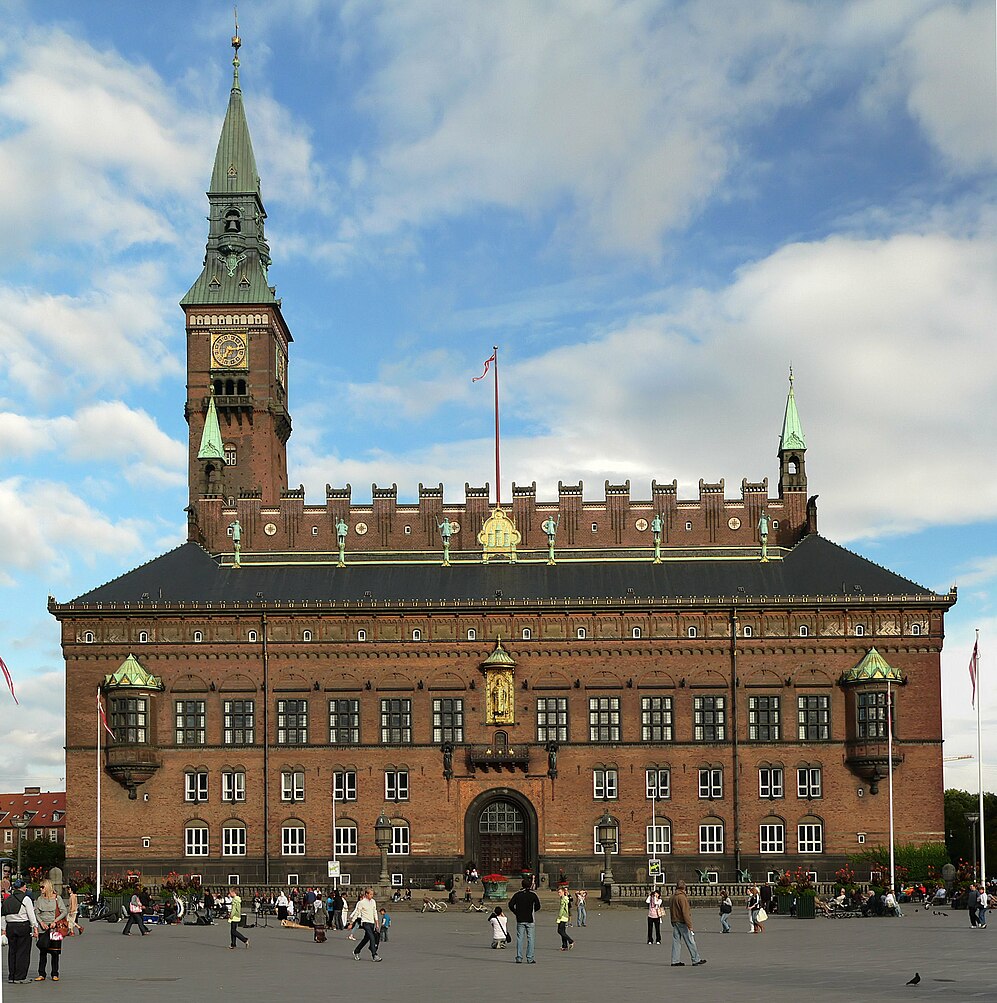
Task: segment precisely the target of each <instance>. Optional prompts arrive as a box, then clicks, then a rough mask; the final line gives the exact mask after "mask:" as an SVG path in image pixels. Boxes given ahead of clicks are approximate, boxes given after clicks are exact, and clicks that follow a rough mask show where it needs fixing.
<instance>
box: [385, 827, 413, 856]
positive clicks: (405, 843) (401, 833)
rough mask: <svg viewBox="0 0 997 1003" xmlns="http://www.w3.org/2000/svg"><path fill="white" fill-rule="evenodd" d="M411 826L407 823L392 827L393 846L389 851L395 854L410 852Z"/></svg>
mask: <svg viewBox="0 0 997 1003" xmlns="http://www.w3.org/2000/svg"><path fill="white" fill-rule="evenodd" d="M409 844H410V840H409V828H408V826H407V825H393V826H392V827H391V846H390V847H388V853H393V854H395V855H399V854H405V853H408V852H409Z"/></svg>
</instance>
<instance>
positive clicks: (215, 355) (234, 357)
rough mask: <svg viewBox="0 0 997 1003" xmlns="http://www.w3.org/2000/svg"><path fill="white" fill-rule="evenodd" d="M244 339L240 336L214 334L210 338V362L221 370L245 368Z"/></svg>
mask: <svg viewBox="0 0 997 1003" xmlns="http://www.w3.org/2000/svg"><path fill="white" fill-rule="evenodd" d="M247 354H248V352H247V348H246V339H245V336H244V335H241V334H228V333H226V334H215V335H212V338H211V361H212V362H213V363H214V365H216V366H218V367H220V368H221V369H244V368H245V367H246V356H247Z"/></svg>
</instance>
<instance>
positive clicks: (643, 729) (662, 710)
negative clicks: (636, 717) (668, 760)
mask: <svg viewBox="0 0 997 1003" xmlns="http://www.w3.org/2000/svg"><path fill="white" fill-rule="evenodd" d="M640 738H641V741H642V742H670V741H671V740H672V698H671V697H666V696H653V697H641V698H640Z"/></svg>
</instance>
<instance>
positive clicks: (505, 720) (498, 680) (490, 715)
mask: <svg viewBox="0 0 997 1003" xmlns="http://www.w3.org/2000/svg"><path fill="white" fill-rule="evenodd" d="M515 667H516V663H515V661H514V660H513V658H512V656H511V655H510V654H509V652H507V651H506V650H505V648H503V647H502V642H501V641H496V642H495V650H494V651H493V652H492V653H491V654H490V655H489V656H488V657H487V658H486V659H485V661H484V663H483V664H482V668H483V669H484V671H485V698H486V707H485V723H486V724H515V723H516V706H515V702H516V680H515Z"/></svg>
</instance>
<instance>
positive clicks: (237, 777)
mask: <svg viewBox="0 0 997 1003" xmlns="http://www.w3.org/2000/svg"><path fill="white" fill-rule="evenodd" d="M245 800H246V774H245V773H243V772H242V770H226V771H225V772H224V773H222V801H245Z"/></svg>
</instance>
